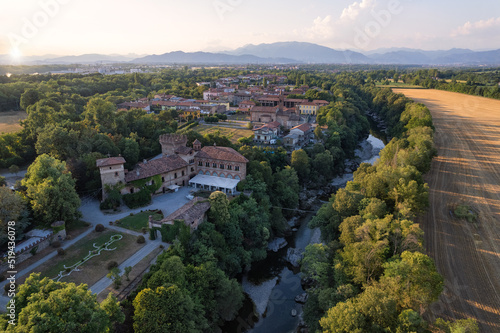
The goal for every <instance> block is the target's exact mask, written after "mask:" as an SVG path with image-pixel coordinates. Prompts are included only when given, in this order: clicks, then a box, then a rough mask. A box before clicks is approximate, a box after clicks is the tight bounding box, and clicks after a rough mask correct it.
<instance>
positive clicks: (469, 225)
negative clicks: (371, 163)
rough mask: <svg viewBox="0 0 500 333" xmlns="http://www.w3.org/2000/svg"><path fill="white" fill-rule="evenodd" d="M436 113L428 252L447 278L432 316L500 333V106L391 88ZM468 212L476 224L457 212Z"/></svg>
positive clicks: (425, 221) (423, 222) (425, 224)
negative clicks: (471, 321)
mask: <svg viewBox="0 0 500 333" xmlns="http://www.w3.org/2000/svg"><path fill="white" fill-rule="evenodd" d="M394 92H397V93H402V94H404V95H406V96H407V97H409V98H412V99H413V100H414V101H416V102H421V103H424V104H425V105H426V106H427V107H428V108H429V110H430V111H431V114H432V117H433V120H434V126H435V127H436V135H435V143H436V148H437V150H438V156H437V157H436V158H435V159H434V160H433V162H432V168H431V171H430V172H429V174H428V175H426V177H425V179H426V181H427V182H428V184H429V187H430V208H429V211H428V212H427V213H426V214H425V215H424V216H422V217H420V220H419V222H420V226H421V227H422V229H423V230H424V231H425V246H426V249H427V252H428V254H429V255H430V256H431V257H433V258H434V260H435V261H436V265H437V268H438V271H439V272H440V273H441V274H442V275H443V276H444V278H445V290H444V293H443V294H442V296H441V297H440V300H439V302H437V303H435V304H433V305H432V306H431V314H430V315H431V316H432V317H444V318H445V319H461V318H475V319H476V320H477V321H478V323H479V326H480V330H481V332H500V101H497V100H493V99H487V98H483V97H475V96H469V95H464V94H459V93H453V92H446V91H440V90H427V89H425V90H424V89H415V90H413V89H394ZM460 205H465V206H467V207H470V209H471V211H470V213H474V214H476V215H477V219H476V220H475V221H467V220H466V219H464V218H462V219H460V218H458V217H457V216H455V214H454V210H455V208H457V207H458V206H460Z"/></svg>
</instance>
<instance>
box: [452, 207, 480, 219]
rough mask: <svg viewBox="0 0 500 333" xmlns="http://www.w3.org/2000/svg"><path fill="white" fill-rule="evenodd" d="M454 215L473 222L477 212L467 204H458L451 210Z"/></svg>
mask: <svg viewBox="0 0 500 333" xmlns="http://www.w3.org/2000/svg"><path fill="white" fill-rule="evenodd" d="M453 213H454V214H455V216H456V217H458V218H460V219H466V220H467V221H469V222H471V223H472V222H474V221H476V219H477V214H476V213H475V212H474V211H473V210H472V209H471V208H470V206H467V205H458V206H457V207H456V208H455V210H454V211H453Z"/></svg>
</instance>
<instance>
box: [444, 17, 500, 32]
mask: <svg viewBox="0 0 500 333" xmlns="http://www.w3.org/2000/svg"><path fill="white" fill-rule="evenodd" d="M487 30H497V31H498V30H500V17H497V18H494V17H492V18H490V19H488V20H480V21H477V22H472V23H471V22H470V21H469V22H466V23H465V24H464V25H462V26H460V27H458V28H456V29H455V30H453V31H452V32H451V36H452V37H457V36H470V35H475V34H479V33H483V32H485V31H487Z"/></svg>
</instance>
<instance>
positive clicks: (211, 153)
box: [196, 146, 248, 163]
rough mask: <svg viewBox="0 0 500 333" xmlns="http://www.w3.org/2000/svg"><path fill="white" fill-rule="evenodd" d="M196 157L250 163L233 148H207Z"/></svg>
mask: <svg viewBox="0 0 500 333" xmlns="http://www.w3.org/2000/svg"><path fill="white" fill-rule="evenodd" d="M196 157H198V158H205V159H215V160H222V161H229V162H242V163H247V162H248V160H247V159H246V158H245V157H244V156H243V155H241V154H240V153H238V152H237V151H236V150H234V149H233V148H229V147H216V146H206V147H203V148H202V149H201V150H200V151H199V152H198V153H197V154H196Z"/></svg>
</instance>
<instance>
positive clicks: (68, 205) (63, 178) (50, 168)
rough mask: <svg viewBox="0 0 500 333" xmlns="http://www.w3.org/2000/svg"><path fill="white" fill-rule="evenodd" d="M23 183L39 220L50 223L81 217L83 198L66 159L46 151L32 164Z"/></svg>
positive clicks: (46, 223) (45, 223) (34, 213)
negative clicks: (78, 191)
mask: <svg viewBox="0 0 500 333" xmlns="http://www.w3.org/2000/svg"><path fill="white" fill-rule="evenodd" d="M22 185H23V186H26V196H27V197H28V199H29V202H30V205H31V207H32V209H33V215H34V217H35V221H40V222H39V223H40V224H42V225H46V226H48V225H50V224H51V223H53V222H55V221H60V220H63V221H66V223H70V222H72V221H75V220H77V219H78V218H80V216H81V213H80V212H79V211H78V207H80V198H79V197H78V194H77V193H76V190H75V180H74V179H73V178H72V177H71V173H70V172H68V171H67V170H66V163H65V162H61V161H59V160H57V159H55V158H53V157H50V156H49V155H46V154H43V155H40V156H38V157H37V158H36V160H35V162H33V164H31V165H30V166H29V168H28V172H27V173H26V175H25V178H24V179H23V180H22Z"/></svg>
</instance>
